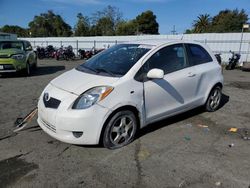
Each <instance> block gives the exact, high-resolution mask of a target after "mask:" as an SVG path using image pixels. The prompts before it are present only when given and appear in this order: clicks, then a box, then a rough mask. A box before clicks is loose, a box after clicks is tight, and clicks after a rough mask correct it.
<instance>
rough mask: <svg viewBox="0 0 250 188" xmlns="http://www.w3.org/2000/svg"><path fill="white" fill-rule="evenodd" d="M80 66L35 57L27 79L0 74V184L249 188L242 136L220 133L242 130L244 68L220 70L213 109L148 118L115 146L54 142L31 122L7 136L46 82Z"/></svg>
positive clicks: (249, 114)
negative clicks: (219, 101) (221, 81)
mask: <svg viewBox="0 0 250 188" xmlns="http://www.w3.org/2000/svg"><path fill="white" fill-rule="evenodd" d="M80 63H81V61H74V62H65V61H59V62H57V61H54V60H43V61H39V68H38V70H37V71H36V72H35V73H34V74H33V75H32V76H31V77H22V76H16V75H9V76H5V77H0V117H1V118H0V151H1V152H0V187H144V188H145V187H172V188H174V187H176V188H177V187H192V188H193V187H194V188H196V187H197V188H200V187H205V188H206V187H209V188H210V187H226V188H228V187H235V188H248V187H249V185H250V160H249V156H250V147H249V146H250V140H249V141H247V140H243V139H241V137H240V136H239V135H237V134H232V133H229V132H228V131H227V130H228V129H229V128H230V127H238V128H249V129H250V73H249V72H242V71H240V70H233V71H224V76H225V87H224V96H223V105H222V107H221V108H220V109H219V110H218V111H217V112H214V113H207V112H203V111H202V110H201V109H195V110H193V111H191V112H188V113H184V114H181V115H178V116H175V117H173V118H169V119H166V120H164V121H160V122H157V123H154V124H152V125H150V126H148V127H147V128H145V129H143V130H141V131H140V132H139V134H138V137H137V139H136V140H135V141H134V142H133V143H131V144H130V145H128V146H127V147H124V148H122V149H119V150H108V149H105V148H102V147H100V146H75V145H69V144H65V143H62V142H59V141H57V140H55V139H53V138H51V137H50V136H48V135H47V134H46V133H44V132H43V131H42V130H41V129H40V128H39V126H38V124H37V123H36V121H35V120H34V121H32V123H31V125H29V126H28V127H27V128H26V130H23V131H21V132H19V133H18V134H17V135H14V134H12V130H13V122H14V121H15V119H16V118H17V117H20V116H21V117H22V116H24V115H25V114H26V113H28V112H29V111H30V110H31V109H33V108H34V107H35V106H36V104H37V99H38V97H39V95H40V93H41V92H42V90H43V88H44V87H45V86H46V85H47V84H48V82H49V81H50V80H51V79H53V78H55V77H56V76H58V75H60V74H61V73H63V72H65V71H67V70H69V69H71V68H73V67H75V66H76V65H78V64H80ZM205 126H208V127H205ZM229 145H231V146H232V147H229Z"/></svg>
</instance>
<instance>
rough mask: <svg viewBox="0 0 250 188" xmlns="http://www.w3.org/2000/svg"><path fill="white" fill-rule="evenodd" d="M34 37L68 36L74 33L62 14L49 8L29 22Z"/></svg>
mask: <svg viewBox="0 0 250 188" xmlns="http://www.w3.org/2000/svg"><path fill="white" fill-rule="evenodd" d="M29 27H30V32H31V36H32V37H68V36H71V35H72V31H71V27H70V26H69V25H68V24H67V23H65V22H64V20H63V19H62V17H61V16H60V15H56V14H54V13H53V11H51V10H49V11H48V12H47V13H42V14H40V16H35V17H34V20H33V21H31V22H30V23H29Z"/></svg>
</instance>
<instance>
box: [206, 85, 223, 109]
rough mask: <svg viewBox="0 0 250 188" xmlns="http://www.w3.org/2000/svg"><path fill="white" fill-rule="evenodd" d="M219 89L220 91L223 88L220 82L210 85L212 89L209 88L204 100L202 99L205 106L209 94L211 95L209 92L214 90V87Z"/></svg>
mask: <svg viewBox="0 0 250 188" xmlns="http://www.w3.org/2000/svg"><path fill="white" fill-rule="evenodd" d="M217 86H219V87H221V89H222V88H223V84H222V83H221V82H217V83H215V84H213V85H212V87H210V89H209V90H208V91H207V93H206V96H205V99H204V102H203V103H204V104H206V102H207V100H208V97H209V94H210V93H211V91H212V90H213V89H214V88H215V87H217Z"/></svg>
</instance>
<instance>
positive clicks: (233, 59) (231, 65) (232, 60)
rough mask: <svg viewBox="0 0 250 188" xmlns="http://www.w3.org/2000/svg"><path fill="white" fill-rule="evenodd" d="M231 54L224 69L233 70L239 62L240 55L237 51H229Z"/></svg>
mask: <svg viewBox="0 0 250 188" xmlns="http://www.w3.org/2000/svg"><path fill="white" fill-rule="evenodd" d="M230 53H231V54H232V56H231V57H230V58H229V62H228V64H227V66H226V70H233V69H235V67H236V65H237V64H238V63H239V60H240V57H241V55H240V54H239V53H235V52H232V51H230Z"/></svg>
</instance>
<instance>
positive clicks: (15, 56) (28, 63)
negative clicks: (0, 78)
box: [0, 40, 37, 76]
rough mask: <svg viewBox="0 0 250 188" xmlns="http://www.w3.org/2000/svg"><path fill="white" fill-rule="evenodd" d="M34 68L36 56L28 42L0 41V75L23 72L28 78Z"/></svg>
mask: <svg viewBox="0 0 250 188" xmlns="http://www.w3.org/2000/svg"><path fill="white" fill-rule="evenodd" d="M36 67H37V56H36V53H35V52H34V51H33V49H32V46H31V44H30V42H29V41H25V40H4V41H0V74H2V73H10V72H21V71H24V72H25V74H26V75H28V76H29V75H30V74H31V70H32V68H36Z"/></svg>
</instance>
